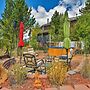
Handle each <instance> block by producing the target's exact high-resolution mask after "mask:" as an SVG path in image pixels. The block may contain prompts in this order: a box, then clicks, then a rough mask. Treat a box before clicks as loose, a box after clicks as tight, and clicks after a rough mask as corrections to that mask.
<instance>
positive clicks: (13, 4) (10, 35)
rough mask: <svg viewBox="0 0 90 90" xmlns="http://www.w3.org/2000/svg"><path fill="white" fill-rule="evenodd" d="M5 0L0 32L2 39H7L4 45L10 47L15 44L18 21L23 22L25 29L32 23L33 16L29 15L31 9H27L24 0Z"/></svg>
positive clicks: (33, 20)
mask: <svg viewBox="0 0 90 90" xmlns="http://www.w3.org/2000/svg"><path fill="white" fill-rule="evenodd" d="M5 2H6V5H5V10H4V13H3V15H2V19H1V20H0V25H1V30H0V32H2V34H1V36H2V41H3V42H4V41H5V39H6V40H7V41H5V42H4V43H5V44H4V46H6V47H7V48H10V49H12V48H16V46H17V40H18V34H19V24H20V21H23V22H24V25H25V30H26V29H30V28H31V27H32V26H33V25H34V23H35V18H34V17H31V9H28V6H27V4H26V3H25V0H6V1H5ZM6 43H7V44H6Z"/></svg>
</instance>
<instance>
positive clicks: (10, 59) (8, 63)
mask: <svg viewBox="0 0 90 90" xmlns="http://www.w3.org/2000/svg"><path fill="white" fill-rule="evenodd" d="M15 63H16V60H15V58H9V59H8V60H6V61H4V63H3V64H2V66H3V67H4V68H6V69H9V67H10V66H11V65H13V64H15Z"/></svg>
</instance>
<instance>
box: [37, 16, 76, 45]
mask: <svg viewBox="0 0 90 90" xmlns="http://www.w3.org/2000/svg"><path fill="white" fill-rule="evenodd" d="M69 21H70V26H71V29H70V30H72V28H73V26H74V25H75V23H76V21H77V19H76V18H75V17H74V18H69ZM50 25H51V24H50V22H48V23H47V24H44V25H42V26H41V29H42V33H39V34H38V35H37V41H38V42H41V43H42V42H43V43H46V44H47V43H48V42H49V41H50V36H49V31H48V30H49V28H50Z"/></svg>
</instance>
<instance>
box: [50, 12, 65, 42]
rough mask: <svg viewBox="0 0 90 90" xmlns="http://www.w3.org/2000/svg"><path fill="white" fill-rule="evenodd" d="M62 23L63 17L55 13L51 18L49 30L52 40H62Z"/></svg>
mask: <svg viewBox="0 0 90 90" xmlns="http://www.w3.org/2000/svg"><path fill="white" fill-rule="evenodd" d="M63 21H64V17H63V15H62V14H59V12H57V11H55V13H54V14H53V16H52V18H51V28H52V31H51V32H52V34H53V35H52V40H53V41H60V40H63Z"/></svg>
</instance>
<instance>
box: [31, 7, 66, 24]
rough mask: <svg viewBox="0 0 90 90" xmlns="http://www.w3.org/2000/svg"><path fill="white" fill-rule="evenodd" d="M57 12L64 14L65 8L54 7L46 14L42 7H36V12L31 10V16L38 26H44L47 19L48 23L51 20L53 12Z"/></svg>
mask: <svg viewBox="0 0 90 90" xmlns="http://www.w3.org/2000/svg"><path fill="white" fill-rule="evenodd" d="M56 10H57V11H58V12H59V13H64V12H65V10H66V9H65V7H64V6H56V7H55V8H53V9H50V10H49V12H47V11H46V10H45V8H44V7H42V6H38V9H37V11H36V10H35V9H34V8H32V12H31V13H32V15H34V17H35V18H36V21H37V22H38V23H39V24H40V25H43V24H46V23H47V19H48V18H49V21H50V20H51V17H52V15H53V14H54V12H55V11H56Z"/></svg>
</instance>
